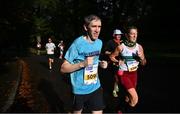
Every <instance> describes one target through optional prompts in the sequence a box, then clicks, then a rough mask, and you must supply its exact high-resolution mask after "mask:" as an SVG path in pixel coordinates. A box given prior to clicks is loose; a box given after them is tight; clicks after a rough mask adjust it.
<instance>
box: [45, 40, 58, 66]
mask: <svg viewBox="0 0 180 114" xmlns="http://www.w3.org/2000/svg"><path fill="white" fill-rule="evenodd" d="M45 48H46V51H47V55H48V63H49V69H52V63H53V62H54V50H55V48H56V46H55V44H54V43H53V42H52V39H51V38H48V43H46V46H45Z"/></svg>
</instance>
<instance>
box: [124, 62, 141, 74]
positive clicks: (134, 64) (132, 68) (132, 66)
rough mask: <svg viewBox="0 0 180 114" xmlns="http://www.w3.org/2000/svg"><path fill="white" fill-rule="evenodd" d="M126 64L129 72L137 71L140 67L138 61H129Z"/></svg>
mask: <svg viewBox="0 0 180 114" xmlns="http://www.w3.org/2000/svg"><path fill="white" fill-rule="evenodd" d="M126 63H127V67H128V71H129V72H132V71H136V70H137V68H138V65H139V62H137V61H127V62H126Z"/></svg>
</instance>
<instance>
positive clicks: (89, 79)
mask: <svg viewBox="0 0 180 114" xmlns="http://www.w3.org/2000/svg"><path fill="white" fill-rule="evenodd" d="M97 72H98V64H96V65H89V66H87V67H86V68H85V70H84V84H86V85H89V84H95V83H97Z"/></svg>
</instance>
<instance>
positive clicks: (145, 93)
mask: <svg viewBox="0 0 180 114" xmlns="http://www.w3.org/2000/svg"><path fill="white" fill-rule="evenodd" d="M148 61H149V62H148V64H147V66H146V67H144V68H140V69H141V70H140V71H139V80H138V81H139V82H138V93H139V104H138V105H137V106H136V107H135V108H133V109H131V108H130V107H128V106H127V105H126V104H124V103H123V102H122V101H120V100H119V99H120V98H113V97H112V94H111V89H112V85H113V83H112V81H113V78H112V76H111V75H110V73H107V72H105V71H103V70H102V69H101V70H100V71H99V73H100V74H101V75H100V79H101V83H102V87H103V89H104V98H105V103H106V109H105V110H104V112H116V110H118V109H121V110H122V111H123V112H136V113H138V112H139V113H140V112H144V113H145V112H147V113H151V112H152V113H153V112H166V113H167V112H179V109H178V108H179V106H180V103H179V102H175V101H174V100H175V99H176V98H178V94H174V93H175V92H176V91H173V90H174V89H172V87H176V86H177V85H178V83H176V81H177V79H178V76H177V72H176V70H177V71H178V68H177V67H175V66H177V65H178V64H179V63H178V62H177V61H176V59H173V60H171V61H169V59H168V58H164V59H161V58H160V59H158V58H148ZM21 64H22V66H23V69H22V77H21V81H20V84H19V90H18V91H17V95H16V98H15V101H14V103H13V105H12V106H11V107H10V109H8V111H7V112H68V111H69V110H70V107H71V102H72V100H71V86H70V83H69V78H68V75H67V74H66V75H65V74H61V73H60V71H59V67H60V64H61V60H59V59H55V64H54V68H53V70H49V69H48V63H47V58H46V56H32V57H27V58H23V59H22V61H21ZM176 78H177V79H176ZM173 82H174V83H173ZM176 101H177V99H176ZM86 111H87V112H88V110H85V112H86Z"/></svg>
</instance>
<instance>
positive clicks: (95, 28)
mask: <svg viewBox="0 0 180 114" xmlns="http://www.w3.org/2000/svg"><path fill="white" fill-rule="evenodd" d="M100 31H101V21H100V20H93V21H91V23H90V24H89V25H88V27H87V32H88V36H89V37H90V38H91V40H93V41H94V40H96V39H97V38H98V37H99V34H100Z"/></svg>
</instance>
